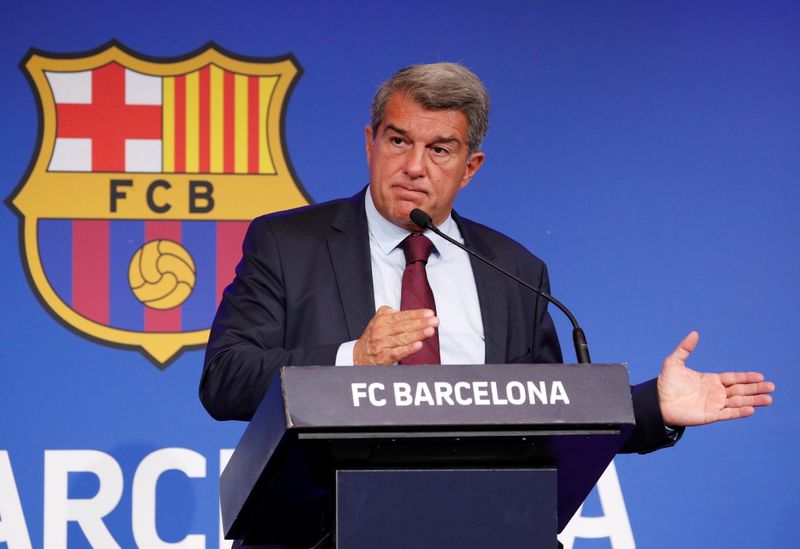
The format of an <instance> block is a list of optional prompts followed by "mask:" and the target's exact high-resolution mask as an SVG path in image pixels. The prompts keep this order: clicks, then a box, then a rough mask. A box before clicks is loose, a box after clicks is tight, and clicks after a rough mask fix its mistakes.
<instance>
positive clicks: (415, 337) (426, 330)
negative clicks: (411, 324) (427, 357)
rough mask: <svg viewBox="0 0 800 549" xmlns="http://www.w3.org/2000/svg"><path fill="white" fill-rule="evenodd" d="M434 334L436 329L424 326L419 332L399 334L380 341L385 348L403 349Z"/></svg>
mask: <svg viewBox="0 0 800 549" xmlns="http://www.w3.org/2000/svg"><path fill="white" fill-rule="evenodd" d="M435 333H436V329H435V328H433V327H432V326H425V327H423V328H421V329H419V330H411V331H408V332H400V333H398V334H396V335H393V336H391V337H387V338H386V339H384V340H383V341H382V345H383V347H385V348H388V349H393V348H396V347H403V346H405V345H410V344H412V343H416V342H417V341H424V340H426V339H428V338H429V337H431V336H432V335H433V334H435Z"/></svg>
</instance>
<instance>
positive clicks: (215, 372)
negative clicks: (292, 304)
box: [200, 218, 338, 421]
mask: <svg viewBox="0 0 800 549" xmlns="http://www.w3.org/2000/svg"><path fill="white" fill-rule="evenodd" d="M242 254H243V255H242V260H241V262H240V263H239V265H238V266H237V268H236V278H235V279H234V281H233V283H231V285H230V286H228V287H227V288H226V289H225V291H224V293H223V295H222V301H221V303H220V306H219V309H218V311H217V315H216V317H215V319H214V323H213V325H212V327H211V335H210V338H209V341H208V346H207V348H206V356H205V363H204V366H203V374H202V377H201V379H200V400H201V401H202V403H203V405H204V406H205V408H206V410H208V412H209V414H211V416H212V417H214V418H215V419H237V420H245V421H247V420H249V419H250V418H251V417H252V416H253V413H254V412H255V410H256V408H257V407H258V404H259V403H260V402H261V399H262V398H263V396H264V394H265V393H266V390H267V387H268V386H269V384H270V382H271V381H272V379H273V378H274V377H275V376H276V374H277V373H278V371H279V370H280V368H281V367H283V366H288V365H310V364H333V363H334V361H335V359H336V351H337V348H338V344H330V345H310V346H308V347H296V348H286V347H285V341H286V340H287V334H286V316H287V312H286V302H287V300H286V286H285V277H286V273H285V272H284V270H283V262H282V261H281V250H280V246H279V243H278V241H277V239H276V236H275V234H274V232H273V230H272V228H271V226H270V224H269V222H268V221H267V220H265V219H263V218H259V219H257V220H255V221H254V222H253V223H252V224H251V225H250V228H249V229H248V231H247V235H246V236H245V239H244V243H243V245H242Z"/></svg>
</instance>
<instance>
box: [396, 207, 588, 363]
mask: <svg viewBox="0 0 800 549" xmlns="http://www.w3.org/2000/svg"><path fill="white" fill-rule="evenodd" d="M409 218H410V219H411V221H413V222H414V224H415V225H416V226H417V227H419V228H421V229H430V230H431V231H433V232H434V233H436V234H438V235H439V236H441V237H442V238H444V239H445V240H447V241H448V242H449V243H451V244H453V245H455V246H458V247H459V248H461V249H462V250H464V251H465V252H467V253H468V254H469V255H471V256H472V257H474V258H476V259H479V260H481V261H483V262H484V263H486V264H487V265H489V266H490V267H492V268H493V269H495V270H497V271H500V272H501V273H503V274H504V275H506V276H507V277H509V278H511V279H513V280H515V281H517V282H518V283H519V284H522V285H523V286H525V287H526V288H528V289H529V290H532V291H533V292H534V293H536V294H537V295H539V296H541V297H543V298H544V299H546V300H547V301H549V302H550V303H552V304H553V305H555V306H556V307H558V308H559V309H561V311H562V312H563V313H564V314H565V315H567V318H568V319H569V321H570V322H571V323H572V343H573V344H574V345H575V357H576V358H577V359H578V364H589V363H591V360H590V359H589V345H588V344H587V343H586V335H585V334H584V333H583V329H582V328H581V327H580V326H579V325H578V321H577V320H576V319H575V316H574V315H573V314H572V313H571V312H569V309H567V308H566V307H565V306H564V304H563V303H561V302H560V301H559V300H557V299H556V298H554V297H553V296H551V295H550V294H548V293H546V292H543V291H542V290H540V289H539V288H537V287H535V286H533V285H532V284H529V283H528V282H525V281H524V280H522V279H521V278H519V277H518V276H516V275H514V274H511V273H509V272H508V271H506V270H505V269H503V268H502V267H500V266H499V265H497V264H495V263H492V262H491V261H489V260H488V259H486V258H485V257H483V256H482V255H481V254H479V253H478V252H474V251H472V250H470V249H469V248H467V247H466V246H464V245H463V244H462V243H461V242H459V241H458V240H454V239H452V238H450V237H449V236H447V235H446V234H444V233H443V232H442V231H440V230H439V229H437V228H436V227H435V226H434V224H433V220H432V219H431V216H429V215H428V214H426V213H425V212H423V211H422V210H420V209H419V208H414V209H413V210H411V214H410V215H409Z"/></svg>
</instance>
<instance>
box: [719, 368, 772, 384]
mask: <svg viewBox="0 0 800 549" xmlns="http://www.w3.org/2000/svg"><path fill="white" fill-rule="evenodd" d="M719 380H720V382H721V383H722V384H723V385H725V386H726V387H728V386H731V385H735V384H737V383H758V382H759V381H764V375H763V374H759V373H758V372H725V373H724V374H719Z"/></svg>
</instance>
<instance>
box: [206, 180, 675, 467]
mask: <svg viewBox="0 0 800 549" xmlns="http://www.w3.org/2000/svg"><path fill="white" fill-rule="evenodd" d="M453 217H454V219H455V221H456V223H457V224H458V226H459V228H460V230H461V234H462V235H463V237H464V242H465V244H466V245H467V246H469V247H471V248H472V249H474V250H476V251H477V252H479V253H481V254H482V255H484V256H486V257H488V258H489V259H491V260H492V261H495V262H497V263H499V264H500V265H501V266H503V267H504V268H505V269H507V270H509V271H511V272H512V273H514V274H516V275H517V276H519V277H520V278H522V279H524V280H527V281H530V282H531V283H533V284H538V287H540V288H542V289H543V290H545V291H549V280H548V277H547V268H546V266H545V264H544V263H543V262H542V261H541V260H540V259H538V258H537V257H535V256H534V255H532V254H531V253H530V252H528V251H527V250H526V249H525V248H524V247H523V246H522V245H520V244H519V243H517V242H515V241H513V240H512V239H510V238H508V237H506V236H504V235H502V234H500V233H498V232H497V231H494V230H492V229H490V228H488V227H485V226H483V225H480V224H477V223H474V222H472V221H469V220H467V219H464V218H462V217H460V216H458V215H457V214H456V213H455V212H454V213H453ZM472 269H473V273H474V276H475V284H476V286H477V290H478V299H479V301H480V308H481V316H482V318H483V328H484V336H485V344H486V363H487V364H502V363H555V362H561V361H562V357H561V349H560V347H559V343H558V338H557V336H556V332H555V328H554V327H553V323H552V320H551V318H550V315H549V313H548V312H547V306H546V302H545V301H544V300H543V299H542V298H540V297H538V296H536V295H535V294H533V292H531V291H530V290H527V289H525V288H524V287H522V286H520V285H519V284H517V283H516V282H514V281H513V280H510V279H508V278H507V277H505V276H503V275H501V274H500V273H498V272H496V271H494V270H493V269H491V268H490V267H488V266H486V265H484V264H483V263H481V262H480V261H477V260H472ZM373 294H374V293H373V287H372V269H371V265H370V249H369V232H368V227H367V219H366V213H365V211H364V191H362V192H360V193H358V194H357V195H356V196H353V197H351V198H347V199H341V200H336V201H332V202H327V203H324V204H318V205H314V206H309V207H305V208H300V209H297V210H291V211H287V212H281V213H277V214H272V215H267V216H263V217H259V218H257V219H255V220H254V221H253V223H252V224H251V225H250V228H249V229H248V231H247V235H246V236H245V239H244V244H243V258H242V261H241V262H240V264H239V266H238V267H237V270H236V279H235V280H234V281H233V283H232V284H231V285H230V286H228V288H227V289H226V290H225V292H224V293H223V296H222V301H221V303H220V307H219V310H218V311H217V316H216V318H215V319H214V324H213V326H212V328H211V336H210V339H209V342H208V347H207V349H206V359H205V365H204V368H203V375H202V379H201V382H200V398H201V400H202V402H203V404H204V405H205V407H206V409H207V410H208V411H209V413H210V414H211V415H212V416H213V417H215V418H217V419H238V420H249V419H250V418H251V417H252V415H253V413H254V412H255V410H256V408H257V406H258V404H259V402H260V401H261V399H262V397H263V396H264V394H265V392H266V390H267V387H268V386H269V384H270V382H271V381H272V379H273V378H274V377H275V376H276V374H277V372H278V370H279V369H280V368H281V367H283V366H287V365H291V366H304V365H327V364H334V363H335V360H336V352H337V350H338V348H339V345H340V344H341V343H343V342H345V341H352V340H355V339H358V338H359V337H360V336H361V334H362V332H363V331H364V328H365V327H366V325H367V323H368V322H369V320H370V319H371V318H372V316H373V315H374V313H375V303H374V295H373ZM631 390H632V394H633V399H634V413H635V416H636V423H637V426H636V429H635V430H634V432H633V434H632V435H631V437H629V439H628V442H627V444H626V446H625V448H623V451H633V452H645V451H651V450H654V449H657V448H660V447H663V446H668V445H670V444H673V443H674V441H672V440H670V439H669V438H668V437H667V436H666V431H665V429H664V425H663V420H662V419H661V413H660V411H659V408H658V397H657V393H656V387H655V380H652V381H649V382H646V383H644V384H642V385H638V386H635V387H632V389H631Z"/></svg>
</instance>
